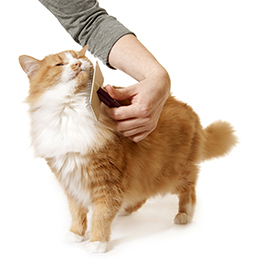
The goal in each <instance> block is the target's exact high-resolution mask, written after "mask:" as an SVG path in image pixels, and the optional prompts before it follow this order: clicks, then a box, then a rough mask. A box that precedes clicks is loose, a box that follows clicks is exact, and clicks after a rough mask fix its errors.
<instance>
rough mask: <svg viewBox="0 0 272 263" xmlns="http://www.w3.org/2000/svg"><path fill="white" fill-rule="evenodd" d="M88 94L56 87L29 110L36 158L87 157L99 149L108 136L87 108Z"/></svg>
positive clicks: (104, 128) (63, 86)
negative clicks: (85, 155) (92, 151)
mask: <svg viewBox="0 0 272 263" xmlns="http://www.w3.org/2000/svg"><path fill="white" fill-rule="evenodd" d="M88 96H89V91H88V90H85V91H81V92H79V93H77V92H75V90H74V88H73V86H72V85H71V87H67V85H66V86H65V85H64V84H58V85H57V86H56V87H54V88H52V89H50V90H48V91H46V92H45V93H44V94H43V95H42V96H41V97H40V98H39V100H38V101H37V102H36V103H35V104H33V105H31V107H30V118H31V137H32V145H33V147H34V149H35V153H36V155H37V156H38V157H44V158H52V157H56V156H60V155H65V154H67V153H71V152H72V153H79V154H81V155H84V154H87V153H88V152H89V151H90V150H94V149H98V148H100V147H102V146H103V145H104V144H105V143H106V141H107V140H108V139H110V137H111V136H112V132H111V131H110V130H109V129H108V128H107V127H106V126H105V125H103V124H102V122H98V121H97V120H96V119H95V117H94V115H93V112H92V111H91V109H90V107H89V98H88Z"/></svg>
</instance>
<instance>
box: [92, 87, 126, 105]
mask: <svg viewBox="0 0 272 263" xmlns="http://www.w3.org/2000/svg"><path fill="white" fill-rule="evenodd" d="M97 95H98V97H99V99H100V100H101V101H102V102H103V103H104V104H105V105H107V106H108V107H110V108H118V107H120V106H121V105H120V103H119V102H117V101H116V100H114V99H113V98H112V97H111V96H110V95H109V93H108V92H106V91H105V90H103V89H102V88H99V89H98V90H97Z"/></svg>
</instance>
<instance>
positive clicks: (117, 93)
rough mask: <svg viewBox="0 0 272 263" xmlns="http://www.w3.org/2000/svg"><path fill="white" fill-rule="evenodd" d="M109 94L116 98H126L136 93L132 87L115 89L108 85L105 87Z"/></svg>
mask: <svg viewBox="0 0 272 263" xmlns="http://www.w3.org/2000/svg"><path fill="white" fill-rule="evenodd" d="M105 89H106V90H107V92H108V93H109V95H110V96H111V97H112V98H113V99H115V100H126V99H129V98H131V97H132V96H133V95H134V92H133V89H131V88H130V87H127V88H123V89H114V88H113V87H112V86H110V85H107V86H106V87H105Z"/></svg>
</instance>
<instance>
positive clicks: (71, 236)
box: [65, 231, 87, 243]
mask: <svg viewBox="0 0 272 263" xmlns="http://www.w3.org/2000/svg"><path fill="white" fill-rule="evenodd" d="M65 239H66V241H67V242H68V243H79V242H83V241H85V240H87V238H86V237H85V236H80V235H77V234H75V233H73V232H71V231H69V232H68V233H67V234H66V237H65Z"/></svg>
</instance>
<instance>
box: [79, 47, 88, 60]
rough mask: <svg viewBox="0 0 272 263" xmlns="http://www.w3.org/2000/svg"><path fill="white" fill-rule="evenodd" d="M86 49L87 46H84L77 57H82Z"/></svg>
mask: <svg viewBox="0 0 272 263" xmlns="http://www.w3.org/2000/svg"><path fill="white" fill-rule="evenodd" d="M88 47H89V45H86V46H85V47H84V48H83V49H81V50H80V51H79V52H78V55H79V56H80V57H84V56H85V53H86V51H87V50H88Z"/></svg>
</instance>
